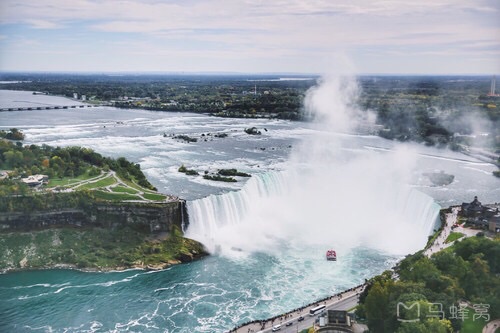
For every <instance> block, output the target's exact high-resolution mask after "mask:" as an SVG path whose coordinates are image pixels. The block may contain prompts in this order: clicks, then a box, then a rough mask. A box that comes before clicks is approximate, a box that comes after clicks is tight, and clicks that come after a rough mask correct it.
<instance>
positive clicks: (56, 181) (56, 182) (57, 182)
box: [47, 172, 95, 187]
mask: <svg viewBox="0 0 500 333" xmlns="http://www.w3.org/2000/svg"><path fill="white" fill-rule="evenodd" d="M94 177H95V176H89V174H88V172H85V173H84V174H82V175H80V176H78V177H75V178H67V177H64V178H62V179H61V178H52V179H49V184H48V185H47V187H56V186H67V185H71V184H75V183H78V182H80V181H82V180H87V179H91V178H94Z"/></svg>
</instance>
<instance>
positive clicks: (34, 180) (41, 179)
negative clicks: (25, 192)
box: [21, 175, 49, 187]
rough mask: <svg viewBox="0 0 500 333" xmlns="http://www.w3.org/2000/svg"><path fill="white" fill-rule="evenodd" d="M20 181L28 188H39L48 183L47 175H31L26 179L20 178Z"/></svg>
mask: <svg viewBox="0 0 500 333" xmlns="http://www.w3.org/2000/svg"><path fill="white" fill-rule="evenodd" d="M21 181H22V182H23V183H25V184H26V185H28V186H32V187H35V186H40V185H42V184H47V182H48V181H49V176H47V175H33V176H28V177H27V178H22V179H21Z"/></svg>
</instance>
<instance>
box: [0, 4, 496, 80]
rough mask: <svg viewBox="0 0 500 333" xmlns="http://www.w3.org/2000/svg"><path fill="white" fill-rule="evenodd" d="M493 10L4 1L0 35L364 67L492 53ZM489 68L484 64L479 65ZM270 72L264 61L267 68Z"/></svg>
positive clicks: (483, 7)
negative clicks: (356, 62) (351, 61)
mask: <svg viewBox="0 0 500 333" xmlns="http://www.w3.org/2000/svg"><path fill="white" fill-rule="evenodd" d="M499 12H500V3H498V2H497V1H494V0H477V1H474V3H471V2H470V1H468V0H467V1H466V0H440V1H439V2H436V1H434V0H420V1H416V2H408V1H402V0H374V1H365V0H337V1H330V0H308V1H304V0H241V1H229V0H204V1H194V0H185V1H180V0H179V1H176V0H172V1H155V0H106V1H100V0H73V1H65V0H39V1H29V0H2V1H0V29H8V30H9V35H14V34H17V36H19V37H25V38H41V39H45V41H46V42H47V43H48V44H53V43H57V41H56V38H57V39H62V38H67V37H68V36H74V35H83V36H86V37H84V38H87V39H86V40H85V39H82V40H80V44H81V43H82V42H86V43H88V44H87V46H88V47H92V46H93V44H92V42H91V41H92V40H94V41H95V40H96V39H99V40H103V41H109V42H111V41H114V40H119V41H122V42H126V43H128V45H129V46H131V47H130V48H129V51H126V52H133V51H134V50H137V48H138V47H134V46H136V45H140V44H141V43H143V42H146V43H147V44H149V45H153V46H151V47H149V48H152V49H154V50H156V51H158V52H160V53H168V54H169V56H172V55H173V54H175V52H176V51H178V52H179V53H178V54H179V55H180V54H181V53H183V52H198V53H199V54H200V57H206V56H207V54H210V55H213V56H214V57H217V55H216V50H219V52H220V55H221V56H223V55H224V56H230V55H234V56H238V55H239V56H240V57H241V53H242V52H250V53H251V54H252V55H255V56H257V57H259V58H265V57H266V53H267V54H269V56H270V57H271V58H272V57H275V56H277V55H281V56H284V57H289V58H292V57H297V60H296V61H295V62H294V63H298V62H299V59H298V58H299V57H302V58H303V60H302V62H303V65H302V67H303V68H306V67H308V68H310V67H311V66H313V67H314V66H316V67H318V66H319V65H317V64H319V63H320V62H321V61H320V60H319V58H324V57H328V54H331V53H337V52H339V51H340V52H346V53H351V54H354V56H355V57H356V56H357V57H358V58H359V59H360V60H362V62H363V63H365V64H367V66H368V64H369V63H370V61H369V60H370V59H367V58H368V57H371V56H372V55H373V56H374V57H380V56H385V55H387V54H390V53H391V52H396V53H398V52H404V50H405V48H407V47H411V46H414V49H412V52H415V54H417V53H421V52H435V53H436V55H437V54H439V53H441V54H444V53H449V52H456V53H455V54H456V55H462V54H465V53H467V52H469V53H470V52H472V51H471V50H472V49H471V46H470V45H471V41H475V40H477V41H481V42H482V43H487V44H490V46H489V48H488V49H485V52H489V53H491V52H493V51H494V50H495V45H500V40H499V37H498V36H499V31H500V24H499V23H498V13H499ZM49 31H53V32H56V31H57V32H58V33H59V34H57V35H55V34H54V33H53V34H51V33H50V32H49ZM44 32H45V34H44ZM4 34H5V33H4ZM30 34H31V35H30ZM180 42H183V45H181V44H180ZM76 43H77V42H75V45H76ZM450 43H454V45H453V46H452V47H451V46H450ZM7 46H8V45H7ZM398 48H399V49H398ZM476 49H477V50H478V51H480V50H481V48H480V47H479V46H477V47H476ZM492 50H493V51H492ZM2 52H8V49H5V48H4V51H2ZM180 56H181V55H180ZM408 56H410V55H408ZM414 61H415V62H418V61H419V60H418V59H416V58H415V59H414ZM463 61H464V63H463V65H462V67H464V68H466V67H467V64H466V63H465V62H466V61H467V59H464V60H463ZM283 62H284V61H283ZM283 62H282V63H283ZM290 63H291V62H290ZM495 64H498V60H495V59H494V58H493V57H492V56H491V57H490V60H489V61H488V65H487V66H489V67H490V68H493V67H494V66H497V67H498V65H495ZM273 66H274V64H272V61H270V62H269V64H268V65H267V66H266V67H269V68H272V67H273ZM214 70H215V69H214ZM290 70H292V71H296V69H293V68H290ZM317 71H322V69H321V68H318V69H317Z"/></svg>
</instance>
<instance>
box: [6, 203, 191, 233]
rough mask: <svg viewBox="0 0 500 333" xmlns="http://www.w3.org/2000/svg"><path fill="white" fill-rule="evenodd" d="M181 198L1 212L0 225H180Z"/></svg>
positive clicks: (164, 228)
mask: <svg viewBox="0 0 500 333" xmlns="http://www.w3.org/2000/svg"><path fill="white" fill-rule="evenodd" d="M183 210H184V201H182V200H179V201H172V202H163V203H132V202H126V203H125V202H119V203H114V202H105V203H104V202H103V203H95V204H92V205H89V206H88V207H86V208H85V209H83V208H62V209H51V210H43V211H42V210H39V211H29V212H1V213H0V229H2V230H4V231H14V230H16V231H30V230H37V229H41V228H47V227H65V226H74V227H104V228H111V229H116V228H120V227H125V226H133V227H134V228H137V229H141V230H144V231H148V232H161V231H170V230H171V229H172V227H173V226H177V227H178V228H182V222H183V215H184V214H183Z"/></svg>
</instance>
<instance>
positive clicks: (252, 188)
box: [186, 172, 288, 250]
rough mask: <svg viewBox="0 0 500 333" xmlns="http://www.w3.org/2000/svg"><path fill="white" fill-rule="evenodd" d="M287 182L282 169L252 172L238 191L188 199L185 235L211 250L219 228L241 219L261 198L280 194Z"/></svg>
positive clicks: (259, 202)
mask: <svg viewBox="0 0 500 333" xmlns="http://www.w3.org/2000/svg"><path fill="white" fill-rule="evenodd" d="M287 184H288V183H287V180H286V173H285V172H268V173H262V174H257V175H254V176H253V177H252V178H251V179H249V180H248V181H247V182H246V184H245V185H244V186H243V188H242V189H241V190H239V191H230V192H227V193H224V194H217V195H214V194H212V195H209V196H208V197H205V198H202V199H198V200H194V201H188V202H187V208H188V217H189V228H188V229H187V231H186V233H187V237H190V238H193V239H196V240H199V241H202V242H203V243H204V244H205V246H207V247H208V248H209V249H212V250H213V246H211V245H213V244H212V240H213V238H214V237H215V236H216V234H217V232H218V231H219V230H220V229H221V228H223V227H227V226H231V225H237V224H239V223H241V222H242V221H243V220H244V219H245V218H246V217H247V216H248V214H249V212H250V211H251V210H252V209H253V208H256V207H258V206H259V205H261V204H262V202H263V201H265V200H266V199H269V198H270V197H272V196H279V195H282V194H283V193H284V192H285V191H286V189H287V187H288V186H287Z"/></svg>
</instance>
